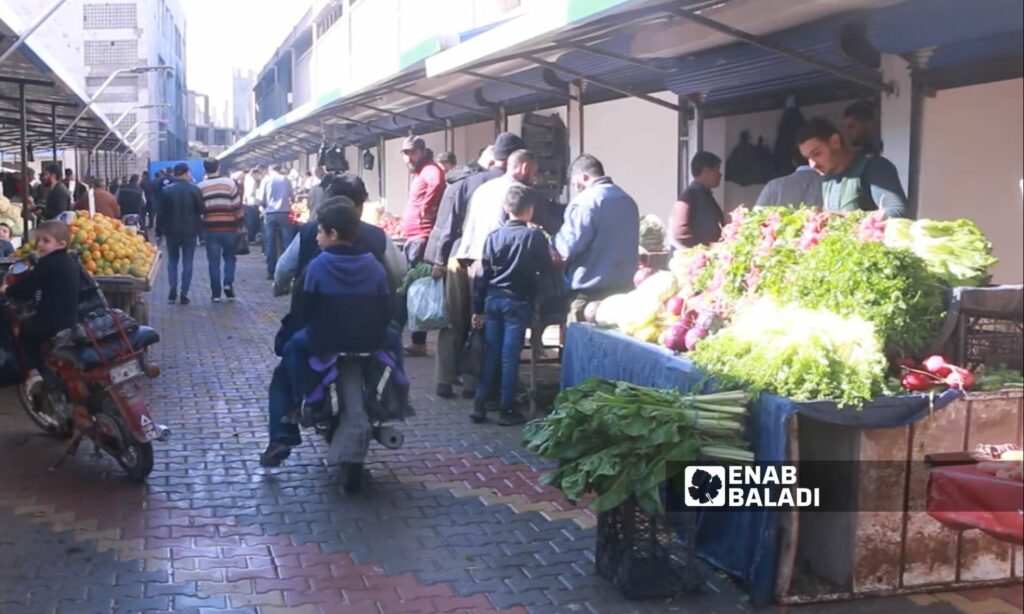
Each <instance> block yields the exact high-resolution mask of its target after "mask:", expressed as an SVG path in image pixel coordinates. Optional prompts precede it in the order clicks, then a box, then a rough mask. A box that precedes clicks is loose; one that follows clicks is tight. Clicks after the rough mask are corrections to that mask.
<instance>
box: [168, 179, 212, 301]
mask: <svg viewBox="0 0 1024 614" xmlns="http://www.w3.org/2000/svg"><path fill="white" fill-rule="evenodd" d="M160 197H161V198H160V212H159V213H158V214H157V219H156V234H157V236H158V237H166V238H167V276H168V278H169V283H170V285H171V292H170V294H169V295H168V297H167V301H168V302H171V303H173V302H175V301H176V300H178V298H179V297H178V264H179V263H181V304H182V305H188V304H189V300H188V290H189V286H190V285H191V284H192V261H193V259H194V258H195V254H196V244H197V243H198V240H199V229H200V225H201V224H202V219H203V212H204V211H205V206H204V205H203V193H202V192H200V191H199V188H198V187H197V186H196V185H195V184H194V183H192V175H191V173H190V172H189V170H188V165H187V164H185V163H181V164H178V165H177V166H175V167H174V180H173V181H172V182H171V183H170V184H169V185H168V186H167V187H165V188H164V190H163V192H162V193H161V195H160Z"/></svg>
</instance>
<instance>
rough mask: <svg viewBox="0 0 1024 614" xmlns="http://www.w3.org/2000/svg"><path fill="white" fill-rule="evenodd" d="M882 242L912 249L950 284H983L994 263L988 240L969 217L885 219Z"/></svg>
mask: <svg viewBox="0 0 1024 614" xmlns="http://www.w3.org/2000/svg"><path fill="white" fill-rule="evenodd" d="M884 241H885V244H886V245H887V246H889V247H892V248H895V249H906V250H909V251H912V252H913V253H914V254H916V255H917V256H918V257H920V258H921V259H922V260H923V261H924V262H925V265H926V266H927V267H928V270H929V271H931V272H932V273H935V274H936V275H938V276H939V277H940V278H941V279H942V280H943V281H944V282H945V283H946V284H948V285H950V286H980V285H983V284H985V283H987V282H988V280H989V275H988V270H989V269H990V268H992V266H994V265H995V264H996V262H998V259H996V258H995V257H993V256H992V243H990V242H989V240H988V239H987V238H985V235H984V234H982V232H981V230H980V229H979V228H978V227H977V226H976V225H975V224H974V222H972V221H970V220H955V221H952V222H940V221H938V220H917V221H916V222H914V221H911V220H903V219H895V220H887V221H886V223H885V236H884Z"/></svg>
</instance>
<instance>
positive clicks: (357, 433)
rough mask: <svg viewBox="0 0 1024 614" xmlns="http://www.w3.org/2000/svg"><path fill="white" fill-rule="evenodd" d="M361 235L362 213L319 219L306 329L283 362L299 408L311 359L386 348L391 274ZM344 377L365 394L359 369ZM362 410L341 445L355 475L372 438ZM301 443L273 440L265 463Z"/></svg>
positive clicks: (341, 210) (303, 316) (305, 301)
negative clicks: (359, 242) (347, 444)
mask: <svg viewBox="0 0 1024 614" xmlns="http://www.w3.org/2000/svg"><path fill="white" fill-rule="evenodd" d="M358 232H359V215H358V213H357V212H356V210H355V209H354V208H352V207H345V206H341V207H329V208H327V209H325V210H324V211H322V213H321V215H320V217H319V219H318V228H317V244H318V245H319V246H320V249H321V250H322V252H321V253H320V255H318V256H317V257H316V258H314V259H313V260H312V261H311V262H310V263H309V267H308V268H307V270H306V275H305V280H304V282H303V288H302V300H301V302H300V304H299V312H300V313H299V314H297V315H298V321H299V326H301V327H302V328H301V329H300V330H299V331H298V332H296V333H295V334H294V335H293V336H292V338H291V339H290V340H289V341H288V342H287V343H286V344H285V346H284V350H283V352H282V359H281V360H282V366H283V367H284V369H283V370H284V371H285V372H286V373H285V375H286V378H287V380H288V384H289V385H288V386H287V387H288V388H289V389H290V394H291V397H292V398H291V399H290V400H291V402H292V403H293V404H295V405H297V404H299V402H301V399H302V391H303V377H304V374H305V373H306V370H307V369H308V364H309V358H310V356H330V355H332V354H339V353H367V354H369V353H373V352H376V351H377V350H379V349H380V348H381V347H382V346H383V345H384V335H385V333H386V331H387V327H388V323H389V322H390V321H391V299H390V291H389V287H388V280H387V274H386V273H385V271H384V267H383V266H382V265H381V264H380V262H378V261H377V259H376V258H375V257H374V255H373V254H372V253H370V252H368V251H366V250H365V249H361V248H358V247H356V246H354V245H353V243H354V242H355V240H356V237H357V236H358ZM350 376H351V377H350ZM341 378H342V380H343V381H342V385H343V387H348V388H353V390H355V389H356V388H357V387H358V389H360V390H361V386H362V378H361V367H360V369H359V373H357V372H356V370H352V372H351V374H350V373H349V370H348V369H345V370H344V371H343V372H342V373H341ZM360 408H361V404H360ZM360 408H356V407H353V408H349V407H346V411H345V414H344V415H343V420H342V424H341V427H340V432H339V435H340V437H341V439H342V440H343V441H351V442H353V445H352V446H350V448H351V449H350V450H348V451H347V452H346V457H345V458H343V459H342V461H343V462H345V463H348V464H350V465H354V466H355V467H351V468H352V469H353V470H354V471H361V467H362V460H363V458H365V455H366V448H367V446H368V444H369V438H370V424H369V420H368V419H367V418H366V415H365V409H363V410H362V412H360V411H359V409H360ZM349 409H353V410H355V411H349ZM272 413H273V412H272ZM297 444H298V441H294V442H293V441H287V442H285V441H272V442H271V444H270V445H269V446H268V448H267V450H266V451H265V452H264V453H263V455H262V457H261V464H263V465H264V466H277V465H278V464H280V462H281V461H283V460H284V459H285V458H287V457H288V455H289V454H290V452H291V447H292V446H293V445H297Z"/></svg>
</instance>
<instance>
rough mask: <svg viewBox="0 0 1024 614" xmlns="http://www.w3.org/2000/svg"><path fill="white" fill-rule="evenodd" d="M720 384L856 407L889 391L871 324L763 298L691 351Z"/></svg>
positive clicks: (884, 364)
mask: <svg viewBox="0 0 1024 614" xmlns="http://www.w3.org/2000/svg"><path fill="white" fill-rule="evenodd" d="M691 357H692V358H693V360H694V361H695V362H696V363H697V364H698V365H700V367H701V370H702V371H704V372H705V373H707V374H709V375H713V376H714V377H715V379H716V382H717V383H718V385H721V386H726V387H731V386H737V385H749V386H751V387H752V388H753V389H754V390H757V391H761V390H767V391H772V392H775V393H777V394H779V395H782V396H785V397H789V398H791V399H795V400H798V401H810V400H817V399H829V400H833V401H836V402H837V403H839V404H840V405H861V404H863V403H864V402H866V401H869V400H871V399H872V398H874V397H875V396H878V395H881V394H884V393H885V392H886V368H887V366H888V361H887V360H886V358H885V354H883V352H882V346H881V344H880V343H879V342H878V335H877V334H876V331H875V326H874V325H873V324H871V323H870V322H868V321H867V320H865V319H863V318H860V317H857V316H846V317H844V316H840V315H837V314H835V313H833V312H831V311H827V310H821V309H808V308H804V307H800V306H799V305H796V304H792V303H780V302H778V301H776V300H775V299H773V298H771V297H761V298H757V299H754V300H752V301H750V302H747V303H744V304H743V305H741V306H739V308H738V309H737V312H736V315H735V317H734V319H733V320H732V322H731V323H730V324H729V325H728V326H726V327H725V328H723V329H722V330H721V331H719V332H718V333H716V334H714V335H712V336H711V337H710V338H708V339H705V340H704V341H703V342H702V343H701V344H699V345H698V346H697V348H696V349H695V350H694V351H693V352H692V353H691Z"/></svg>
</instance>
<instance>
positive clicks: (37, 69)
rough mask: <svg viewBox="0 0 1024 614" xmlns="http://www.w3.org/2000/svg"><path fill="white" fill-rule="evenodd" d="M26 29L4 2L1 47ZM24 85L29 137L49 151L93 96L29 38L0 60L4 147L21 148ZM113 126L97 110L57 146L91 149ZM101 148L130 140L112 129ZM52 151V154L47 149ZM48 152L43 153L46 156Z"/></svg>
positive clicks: (121, 145) (119, 147)
mask: <svg viewBox="0 0 1024 614" xmlns="http://www.w3.org/2000/svg"><path fill="white" fill-rule="evenodd" d="M22 31H23V24H22V23H21V20H20V19H19V18H18V16H17V15H16V14H15V13H14V11H13V10H12V9H11V8H10V6H9V5H8V4H7V3H2V2H0V52H2V51H3V50H6V49H7V48H9V47H10V45H12V44H13V43H14V42H15V41H16V40H18V37H19V36H20V34H21V32H22ZM22 88H24V93H25V101H26V105H25V106H26V111H27V112H26V118H27V122H26V123H27V125H26V128H27V135H28V142H29V144H30V145H31V146H32V148H33V150H34V151H35V152H38V153H42V152H44V151H49V150H51V149H52V147H53V145H54V143H53V139H54V124H56V134H57V135H58V136H59V135H60V133H61V132H63V131H64V129H65V128H67V127H68V126H69V125H70V124H71V122H72V121H73V120H74V118H75V116H77V115H78V113H79V112H80V111H81V110H82V109H83V108H84V107H85V106H86V104H87V102H88V100H89V98H88V96H87V95H86V94H85V92H84V91H82V90H81V89H80V88H79V85H78V84H77V83H75V81H74V80H73V79H72V78H71V76H70V74H69V73H68V72H67V71H66V70H65V69H64V68H63V67H61V66H60V64H59V63H57V62H56V61H55V60H54V59H53V57H52V56H50V54H49V53H48V52H47V51H46V49H44V48H42V47H40V46H38V45H33V43H32V38H31V37H30V38H29V39H28V40H26V41H25V42H24V43H22V45H21V46H20V47H19V48H18V49H17V50H16V51H15V52H14V53H13V54H12V55H11V56H10V57H8V58H7V59H6V60H4V63H3V64H2V65H0V151H4V152H11V151H18V150H20V148H21V136H20V122H21V109H20V95H21V90H22ZM111 128H112V126H111V124H110V122H109V121H108V120H107V118H106V117H105V116H104V115H103V114H102V113H100V112H99V111H96V110H92V109H91V110H90V111H89V112H88V113H86V114H85V115H84V116H83V117H82V119H81V120H79V122H78V124H77V125H76V129H73V130H71V132H69V133H68V135H67V136H66V137H65V138H64V139H62V140H59V141H58V142H57V144H56V145H57V147H58V148H66V147H77V148H83V149H91V148H93V147H95V146H96V144H97V143H98V142H99V141H100V139H102V138H103V136H104V135H105V134H106V133H107V131H108V130H110V129H111ZM101 149H103V150H120V151H127V150H128V145H127V144H126V143H125V142H124V141H123V140H122V139H121V136H120V134H119V133H117V132H114V133H112V134H111V135H110V136H109V137H107V139H106V141H105V142H104V143H103V145H102V146H101ZM45 155H48V154H45ZM45 155H44V157H45Z"/></svg>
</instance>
